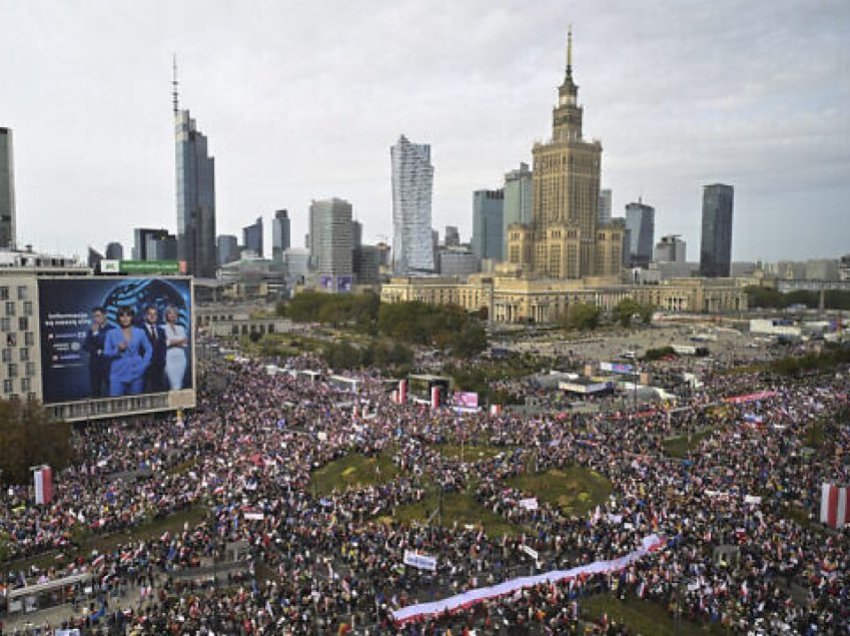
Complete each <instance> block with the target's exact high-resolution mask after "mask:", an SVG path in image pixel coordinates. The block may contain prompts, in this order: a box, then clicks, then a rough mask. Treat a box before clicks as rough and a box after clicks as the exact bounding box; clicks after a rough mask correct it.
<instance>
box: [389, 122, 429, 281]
mask: <svg viewBox="0 0 850 636" xmlns="http://www.w3.org/2000/svg"><path fill="white" fill-rule="evenodd" d="M390 162H391V164H392V191H393V271H394V272H395V273H396V274H398V275H409V274H417V273H428V272H433V271H434V249H433V246H432V244H431V191H432V189H433V186H434V167H433V166H432V165H431V146H429V145H427V144H414V143H411V142H410V141H408V139H407V138H406V137H405V136H404V135H402V136H401V137H399V140H398V142H396V144H395V145H394V146H392V147H391V148H390Z"/></svg>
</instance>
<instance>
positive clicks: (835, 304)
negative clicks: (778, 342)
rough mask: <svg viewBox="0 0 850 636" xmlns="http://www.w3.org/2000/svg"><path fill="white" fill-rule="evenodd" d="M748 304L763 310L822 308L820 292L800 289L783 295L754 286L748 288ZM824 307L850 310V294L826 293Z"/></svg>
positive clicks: (846, 292)
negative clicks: (800, 306)
mask: <svg viewBox="0 0 850 636" xmlns="http://www.w3.org/2000/svg"><path fill="white" fill-rule="evenodd" d="M744 291H745V292H746V294H747V302H748V304H749V306H750V307H758V308H761V309H785V308H786V307H790V306H792V305H805V306H806V307H808V308H809V309H817V308H818V307H819V306H820V292H817V291H807V290H805V289H800V290H797V291H792V292H788V293H783V292H781V291H778V290H776V289H771V288H768V287H758V286H756V285H752V286H749V287H746V288H745V289H744ZM823 300H824V305H825V307H826V308H827V309H850V292H848V291H842V290H838V289H828V290H826V291H824V299H823Z"/></svg>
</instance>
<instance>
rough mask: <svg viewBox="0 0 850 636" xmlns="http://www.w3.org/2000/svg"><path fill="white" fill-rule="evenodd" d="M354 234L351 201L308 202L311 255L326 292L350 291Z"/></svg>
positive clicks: (321, 284)
mask: <svg viewBox="0 0 850 636" xmlns="http://www.w3.org/2000/svg"><path fill="white" fill-rule="evenodd" d="M353 252H354V237H353V236H352V231H351V204H350V203H349V202H348V201H345V200H343V199H337V198H333V199H327V200H324V201H313V202H312V203H311V204H310V258H311V260H312V263H313V269H314V270H315V272H316V274H317V275H318V280H319V285H320V287H322V288H323V289H325V290H327V291H333V292H339V291H349V290H350V289H351V285H352V282H353V274H354V267H353Z"/></svg>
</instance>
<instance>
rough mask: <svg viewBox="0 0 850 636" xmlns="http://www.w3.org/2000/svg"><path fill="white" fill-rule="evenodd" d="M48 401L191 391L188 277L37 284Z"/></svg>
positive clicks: (55, 280)
mask: <svg viewBox="0 0 850 636" xmlns="http://www.w3.org/2000/svg"><path fill="white" fill-rule="evenodd" d="M38 300H39V322H40V329H39V331H40V334H41V369H42V370H41V373H42V376H41V377H42V391H43V400H44V403H45V404H58V403H66V402H74V401H79V400H97V399H102V398H118V397H124V396H134V395H144V394H155V393H168V392H170V391H181V390H185V389H193V388H194V386H193V377H194V374H193V371H194V370H193V369H192V360H193V356H192V345H193V343H192V282H191V279H189V278H156V277H153V278H115V277H105V278H61V279H59V278H46V279H40V280H39V281H38Z"/></svg>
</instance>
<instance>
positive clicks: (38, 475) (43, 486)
mask: <svg viewBox="0 0 850 636" xmlns="http://www.w3.org/2000/svg"><path fill="white" fill-rule="evenodd" d="M33 480H34V482H35V503H36V504H42V505H43V504H49V503H50V502H51V500H52V499H53V471H52V470H51V468H50V466H41V467H40V468H36V469H35V470H34V471H33Z"/></svg>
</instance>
